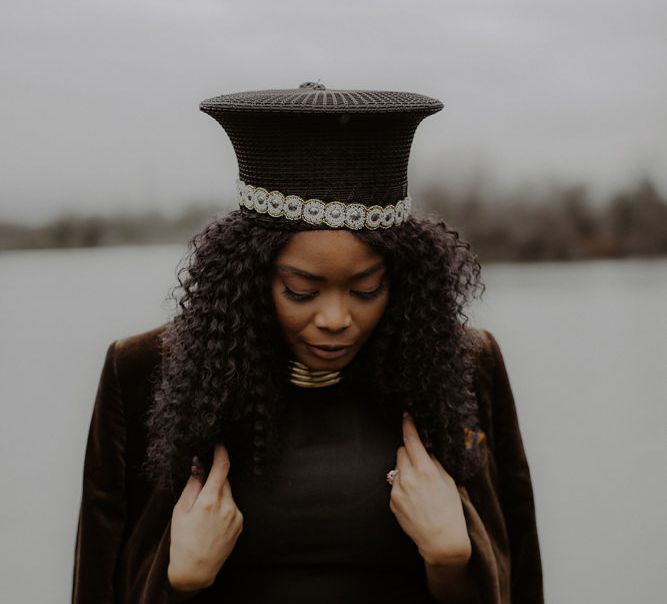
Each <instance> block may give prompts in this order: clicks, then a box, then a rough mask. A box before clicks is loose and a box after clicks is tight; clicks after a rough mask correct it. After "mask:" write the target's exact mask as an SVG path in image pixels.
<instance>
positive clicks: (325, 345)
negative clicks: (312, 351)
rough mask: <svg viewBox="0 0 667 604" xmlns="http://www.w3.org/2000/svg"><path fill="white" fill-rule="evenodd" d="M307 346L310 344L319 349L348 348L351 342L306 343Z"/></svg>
mask: <svg viewBox="0 0 667 604" xmlns="http://www.w3.org/2000/svg"><path fill="white" fill-rule="evenodd" d="M308 346H312V347H313V348H320V349H321V350H328V351H334V350H343V349H344V348H350V346H352V344H308Z"/></svg>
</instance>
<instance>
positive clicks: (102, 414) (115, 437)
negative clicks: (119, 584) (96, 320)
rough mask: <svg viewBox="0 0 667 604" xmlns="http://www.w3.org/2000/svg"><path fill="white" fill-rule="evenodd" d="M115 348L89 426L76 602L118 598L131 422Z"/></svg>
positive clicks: (106, 602)
mask: <svg viewBox="0 0 667 604" xmlns="http://www.w3.org/2000/svg"><path fill="white" fill-rule="evenodd" d="M115 350H116V342H115V341H114V342H112V343H111V344H110V345H109V348H108V349H107V353H106V357H105V359H104V366H103V369H102V375H101V377H100V380H99V384H98V387H97V394H96V397H95V404H94V406H93V412H92V417H91V421H90V428H89V430H88V440H87V444H86V453H85V457H84V467H83V484H82V492H81V506H80V509H79V521H78V527H77V535H76V545H75V553H74V573H73V584H72V603H73V604H93V603H95V604H114V603H115V602H116V594H115V592H114V582H115V581H114V573H115V570H116V565H117V560H118V555H119V552H120V548H121V542H122V539H123V530H124V527H125V517H126V507H125V506H126V499H125V454H124V452H125V445H126V427H125V413H124V409H123V402H122V398H121V394H120V389H119V387H118V376H117V374H116V364H115Z"/></svg>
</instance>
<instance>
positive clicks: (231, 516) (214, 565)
mask: <svg viewBox="0 0 667 604" xmlns="http://www.w3.org/2000/svg"><path fill="white" fill-rule="evenodd" d="M229 466H230V461H229V454H228V453H227V449H226V448H225V446H224V445H222V444H218V445H216V447H215V451H214V454H213V465H212V466H211V471H210V472H209V474H208V477H207V479H206V483H205V484H204V483H203V479H202V478H201V477H200V476H196V475H194V474H193V475H191V476H190V478H189V479H188V482H187V483H186V484H185V487H184V488H183V492H182V493H181V496H180V498H179V500H178V501H177V502H176V505H175V506H174V511H173V513H172V517H171V545H170V548H169V569H168V571H167V574H168V578H169V583H170V584H171V586H172V588H173V589H175V590H177V591H182V592H187V591H196V590H199V589H202V588H204V587H209V586H210V585H211V584H212V583H213V581H214V580H215V577H216V576H217V574H218V571H219V570H220V568H221V567H222V565H223V564H224V562H225V560H226V559H227V558H228V557H229V555H230V554H231V553H232V550H233V549H234V546H235V545H236V540H237V539H238V537H239V535H240V534H241V531H242V529H243V515H242V514H241V512H240V510H239V509H238V508H237V507H236V503H235V502H234V499H233V498H232V489H231V487H230V485H229V481H228V480H227V474H228V472H229Z"/></svg>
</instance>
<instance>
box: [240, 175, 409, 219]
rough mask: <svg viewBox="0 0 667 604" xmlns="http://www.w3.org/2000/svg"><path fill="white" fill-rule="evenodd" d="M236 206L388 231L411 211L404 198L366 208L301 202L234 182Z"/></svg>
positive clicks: (279, 215)
mask: <svg viewBox="0 0 667 604" xmlns="http://www.w3.org/2000/svg"><path fill="white" fill-rule="evenodd" d="M236 190H237V193H238V202H239V206H240V207H242V208H246V209H248V210H253V211H255V212H258V213H259V214H268V215H269V216H273V217H274V218H281V217H285V218H287V219H289V220H295V221H297V220H299V221H304V222H307V223H309V224H313V225H327V226H329V227H331V228H334V229H336V228H349V229H354V230H359V229H364V228H366V229H377V228H383V229H388V228H391V227H393V226H399V225H400V224H402V223H403V222H404V221H405V220H407V218H408V216H409V214H410V210H411V209H412V199H411V198H410V195H407V196H406V197H404V198H403V199H399V200H398V201H397V202H396V203H395V204H389V205H385V206H381V205H371V206H366V205H364V204H362V203H343V202H341V201H328V202H325V201H322V200H321V199H304V198H303V197H299V196H298V195H286V194H285V193H282V192H281V191H268V190H267V189H265V188H263V187H257V186H255V185H251V184H248V183H245V182H243V181H242V180H240V179H239V180H237V181H236Z"/></svg>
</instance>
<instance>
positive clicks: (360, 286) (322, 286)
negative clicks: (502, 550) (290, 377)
mask: <svg viewBox="0 0 667 604" xmlns="http://www.w3.org/2000/svg"><path fill="white" fill-rule="evenodd" d="M385 271H386V267H385V264H384V261H383V258H382V256H380V255H379V254H378V253H377V252H375V251H374V250H373V249H372V248H371V247H369V246H368V245H367V244H365V243H364V242H363V241H361V240H360V239H358V238H357V237H355V236H354V235H353V234H352V233H351V232H349V231H333V230H320V231H300V232H297V233H295V234H294V235H293V236H292V237H291V238H290V240H289V242H288V243H287V245H286V246H285V247H284V248H283V249H282V250H281V252H280V254H279V255H278V257H277V258H276V261H275V265H274V274H273V278H272V294H273V302H274V304H275V308H276V313H277V315H278V321H279V323H280V327H281V330H282V333H283V335H284V337H285V339H286V341H287V343H288V345H289V347H290V348H291V349H292V352H293V353H294V356H295V357H296V359H297V360H299V361H301V362H302V363H304V364H305V365H307V366H308V367H309V368H310V369H326V370H332V371H334V370H338V369H342V368H343V367H344V366H345V365H347V364H348V363H349V362H350V361H351V360H352V358H353V357H354V356H355V354H356V353H357V352H358V351H359V349H360V348H361V346H362V345H363V343H364V342H365V341H366V340H367V339H368V337H369V336H370V334H371V333H372V331H373V329H374V328H375V326H376V325H377V323H378V321H379V320H380V317H381V316H382V313H383V312H384V309H385V307H386V306H387V302H388V300H389V284H388V282H387V276H386V274H385Z"/></svg>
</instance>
